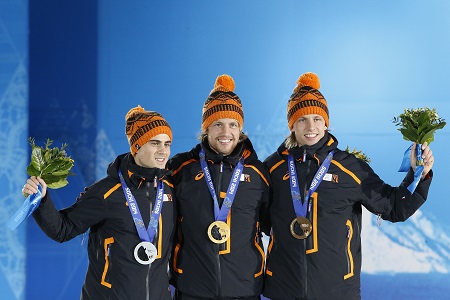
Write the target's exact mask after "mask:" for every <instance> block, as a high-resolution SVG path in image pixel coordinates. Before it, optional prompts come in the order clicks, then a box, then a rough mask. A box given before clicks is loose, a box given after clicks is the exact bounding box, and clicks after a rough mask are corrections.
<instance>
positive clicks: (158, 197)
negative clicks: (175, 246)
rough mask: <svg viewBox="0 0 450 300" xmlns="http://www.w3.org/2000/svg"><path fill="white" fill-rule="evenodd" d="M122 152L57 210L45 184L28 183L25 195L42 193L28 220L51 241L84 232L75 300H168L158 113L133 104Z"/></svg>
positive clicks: (168, 212) (165, 151)
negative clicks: (85, 263)
mask: <svg viewBox="0 0 450 300" xmlns="http://www.w3.org/2000/svg"><path fill="white" fill-rule="evenodd" d="M125 119H126V128H125V132H126V135H127V138H128V142H129V145H130V152H128V153H125V154H122V155H119V156H118V157H117V158H116V159H115V161H114V162H113V163H111V164H110V165H109V167H108V170H107V176H106V177H105V178H103V179H101V180H99V181H98V182H96V183H94V184H93V185H91V186H90V187H89V188H88V189H87V190H86V191H85V192H83V194H82V196H81V197H80V198H79V199H78V201H77V202H76V203H75V204H73V205H72V206H70V207H68V208H65V209H62V210H60V211H57V210H56V208H55V206H54V204H53V201H52V200H51V198H50V195H49V194H50V193H49V192H48V190H47V185H46V183H45V182H44V181H43V180H42V179H41V178H39V177H38V178H36V177H30V178H29V179H28V180H27V183H26V184H25V185H24V187H23V190H22V192H23V194H24V195H25V196H27V195H31V194H34V193H37V192H38V185H39V184H40V188H41V189H42V201H41V203H40V206H39V207H38V209H37V210H36V211H35V212H34V213H33V217H34V219H35V220H36V222H37V224H38V225H39V226H40V227H41V229H42V230H43V231H44V232H45V233H46V234H47V235H48V236H49V237H50V238H52V239H53V240H55V241H58V242H65V241H68V240H70V239H72V238H74V237H76V236H78V235H80V234H83V233H85V232H86V231H87V230H90V232H89V243H88V257H89V267H88V270H87V272H86V279H85V281H84V284H83V288H82V292H81V299H83V300H86V299H94V300H97V299H137V300H140V299H142V300H145V299H171V295H170V292H169V277H168V272H167V268H168V260H169V256H170V252H171V250H172V240H173V234H174V228H175V221H176V211H175V204H174V201H175V197H174V192H173V184H172V183H171V178H170V177H168V176H167V171H166V170H165V165H166V163H167V160H168V158H169V156H170V146H171V142H172V130H171V129H170V127H169V124H168V123H167V121H166V120H165V119H164V118H163V117H162V116H161V114H159V113H157V112H154V111H146V110H144V109H143V108H142V107H141V106H138V107H135V108H132V109H131V110H130V111H129V112H128V113H127V115H126V117H125Z"/></svg>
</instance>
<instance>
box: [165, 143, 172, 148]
mask: <svg viewBox="0 0 450 300" xmlns="http://www.w3.org/2000/svg"><path fill="white" fill-rule="evenodd" d="M171 145H172V143H171V142H166V143H164V147H166V148H169V147H170V146H171Z"/></svg>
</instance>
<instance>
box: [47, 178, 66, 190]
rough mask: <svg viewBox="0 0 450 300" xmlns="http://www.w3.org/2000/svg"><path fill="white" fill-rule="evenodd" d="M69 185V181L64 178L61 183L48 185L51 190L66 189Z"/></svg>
mask: <svg viewBox="0 0 450 300" xmlns="http://www.w3.org/2000/svg"><path fill="white" fill-rule="evenodd" d="M68 184H69V182H68V181H67V179H65V178H63V179H61V180H60V181H57V182H54V183H52V184H48V185H47V187H49V188H51V189H59V188H62V187H65V186H66V185H68Z"/></svg>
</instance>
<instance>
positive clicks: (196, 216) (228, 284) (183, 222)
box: [168, 75, 269, 300]
mask: <svg viewBox="0 0 450 300" xmlns="http://www.w3.org/2000/svg"><path fill="white" fill-rule="evenodd" d="M243 126H244V112H243V109H242V104H241V100H240V99H239V97H238V96H237V95H236V94H235V93H234V80H233V79H232V78H231V77H230V76H228V75H221V76H219V77H217V79H216V83H215V85H214V88H213V90H212V91H211V93H210V95H209V97H208V98H207V99H206V102H205V103H204V106H203V111H202V132H201V135H200V137H199V139H200V143H199V144H198V145H196V146H195V147H194V148H193V149H192V150H191V151H189V152H185V153H180V154H178V155H175V156H174V157H173V158H172V159H171V160H170V161H169V164H168V167H169V168H170V169H171V170H172V171H173V173H172V176H173V178H174V184H175V190H176V195H177V200H178V202H177V204H178V205H179V206H178V234H176V242H175V243H174V244H175V245H174V252H173V259H172V260H171V271H172V275H173V276H172V282H173V285H174V286H175V288H176V292H175V299H177V300H180V299H181V300H189V299H192V300H193V299H204V300H207V299H223V300H225V299H259V298H260V295H261V292H262V285H263V272H264V248H263V244H262V241H261V230H260V225H259V224H260V223H259V221H261V222H262V223H266V222H263V220H264V217H265V216H262V215H260V210H262V211H264V212H266V213H267V212H268V210H267V209H264V206H266V205H267V204H268V192H269V182H268V178H267V177H268V173H267V170H266V169H265V167H264V165H263V164H262V162H261V161H260V160H259V159H258V157H257V155H256V153H255V151H254V149H253V146H252V144H251V142H250V140H249V139H248V137H247V136H246V135H245V134H244V133H243V132H242V130H243Z"/></svg>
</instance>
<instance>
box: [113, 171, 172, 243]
mask: <svg viewBox="0 0 450 300" xmlns="http://www.w3.org/2000/svg"><path fill="white" fill-rule="evenodd" d="M118 173H119V178H120V183H121V184H122V190H123V193H124V194H125V198H126V199H127V203H128V208H129V209H130V212H131V216H132V217H133V221H134V225H135V226H136V230H137V232H138V234H139V237H140V238H141V240H142V241H143V242H150V243H153V239H154V238H155V235H156V231H157V226H158V221H159V216H160V215H161V210H162V206H163V196H164V184H163V182H162V180H159V182H158V188H157V189H156V201H155V207H154V209H153V211H152V215H151V217H150V222H149V224H148V229H147V230H145V225H144V221H143V219H142V216H141V212H140V211H139V207H138V204H137V202H136V199H135V198H134V196H133V194H132V193H131V190H130V188H129V187H128V186H127V184H126V182H125V180H124V179H123V175H122V172H121V171H120V170H119V172H118Z"/></svg>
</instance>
